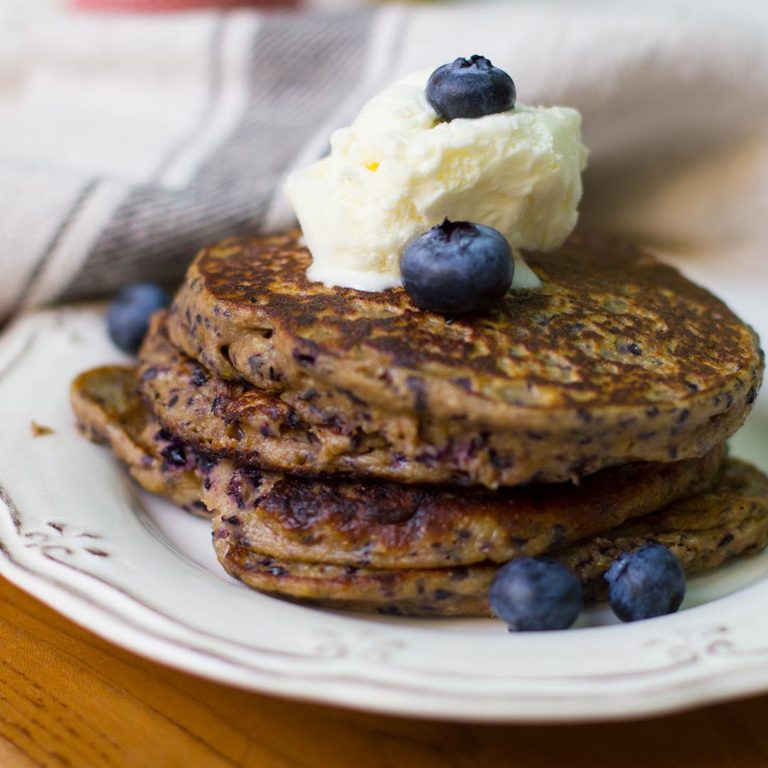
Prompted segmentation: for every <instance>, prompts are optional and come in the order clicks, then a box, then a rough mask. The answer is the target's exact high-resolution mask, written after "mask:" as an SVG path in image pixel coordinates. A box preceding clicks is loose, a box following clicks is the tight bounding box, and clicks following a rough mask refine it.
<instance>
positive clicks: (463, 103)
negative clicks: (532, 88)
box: [426, 55, 517, 122]
mask: <svg viewBox="0 0 768 768" xmlns="http://www.w3.org/2000/svg"><path fill="white" fill-rule="evenodd" d="M426 94H427V101H428V102H429V103H430V105H431V106H432V108H433V109H434V110H435V112H437V114H438V115H440V117H441V118H442V119H443V120H446V121H447V122H450V121H451V120H455V119H456V118H457V117H483V115H493V114H496V113H497V112H506V111H507V110H508V109H512V108H513V107H514V106H515V97H516V96H517V93H516V92H515V84H514V82H513V81H512V78H511V77H510V76H509V75H508V74H507V73H506V72H505V71H504V70H503V69H499V68H498V67H494V66H493V64H491V62H490V60H489V59H486V58H485V56H477V55H475V56H470V57H469V58H468V59H456V61H454V62H452V63H450V64H443V66H442V67H438V68H437V69H436V70H435V71H434V72H433V73H432V74H431V75H430V76H429V80H428V81H427V90H426Z"/></svg>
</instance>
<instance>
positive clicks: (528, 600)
mask: <svg viewBox="0 0 768 768" xmlns="http://www.w3.org/2000/svg"><path fill="white" fill-rule="evenodd" d="M488 598H489V601H490V604H491V610H492V611H493V612H494V613H495V614H496V616H498V617H499V618H500V619H501V620H502V621H505V622H506V623H507V624H508V625H509V629H510V631H511V632H532V631H537V630H550V629H568V627H570V626H571V624H573V622H574V621H576V618H577V617H578V615H579V612H580V611H581V608H582V605H583V598H582V594H581V584H579V580H578V579H577V578H576V576H574V575H573V573H572V572H571V571H570V570H569V569H568V568H567V567H566V566H565V565H563V564H562V563H560V562H558V561H557V560H550V559H549V558H546V557H520V558H518V559H516V560H511V561H510V562H509V563H507V564H506V565H504V566H503V567H501V568H500V569H499V570H498V572H497V573H496V576H495V577H494V579H493V581H492V582H491V589H490V592H489V595H488Z"/></svg>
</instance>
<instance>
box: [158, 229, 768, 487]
mask: <svg viewBox="0 0 768 768" xmlns="http://www.w3.org/2000/svg"><path fill="white" fill-rule="evenodd" d="M309 260H310V256H309V253H308V252H307V250H306V249H305V248H303V247H302V246H300V245H299V244H298V242H297V235H296V234H295V233H294V234H288V235H280V236H274V237H269V238H262V239H258V240H253V241H240V240H231V241H225V242H224V243H221V244H219V245H216V246H213V247H211V248H209V249H207V250H205V251H203V252H202V253H201V254H200V255H198V257H197V258H196V259H195V261H194V262H193V263H192V265H191V266H190V268H189V270H188V273H187V277H186V280H185V282H184V284H183V286H182V288H181V290H180V291H179V293H178V294H177V296H176V299H175V301H174V303H173V306H172V309H171V313H170V317H169V333H170V337H171V339H172V341H173V342H174V344H175V345H176V346H178V347H179V348H180V349H182V350H183V351H184V352H185V353H186V354H188V355H190V356H191V357H193V358H195V359H196V360H197V361H198V362H200V363H202V364H203V365H204V366H205V367H206V368H207V369H208V370H209V371H211V372H212V373H214V374H216V375H218V376H220V377H222V378H224V379H229V380H245V381H247V382H250V383H251V384H253V385H254V386H256V387H258V388H259V389H261V390H264V391H269V392H276V393H278V394H279V396H280V397H281V399H282V400H283V401H284V402H286V403H287V404H289V405H291V406H293V407H294V408H295V409H296V411H297V413H299V415H300V416H301V417H302V419H304V420H305V421H308V422H309V421H310V420H311V421H312V423H318V424H333V423H338V424H341V425H343V426H342V429H344V430H350V429H351V430H359V431H360V432H362V433H365V434H369V435H375V436H377V437H383V438H384V440H385V441H386V443H387V446H388V448H387V450H389V451H390V452H391V453H392V455H398V454H402V456H404V457H405V460H406V461H410V460H413V462H417V463H418V462H421V463H425V464H433V465H442V466H443V467H447V468H449V470H450V471H451V472H454V471H455V470H456V469H458V470H460V471H459V472H458V473H457V474H456V475H454V476H453V477H451V478H450V479H451V481H452V482H454V481H460V482H480V483H483V484H485V485H488V486H490V487H494V486H496V485H498V484H505V485H517V484H522V483H526V482H531V481H534V482H556V481H562V480H567V479H571V478H573V477H576V476H583V475H587V474H590V473H592V472H595V471H597V470H599V469H601V468H602V467H607V466H611V465H615V464H623V463H627V462H631V461H638V460H642V461H659V462H670V461H675V460H678V459H685V458H690V457H696V456H703V455H705V454H706V453H707V452H708V451H710V450H711V449H712V448H714V447H715V446H717V445H719V444H720V443H722V442H723V441H724V440H725V439H726V438H727V437H728V436H729V435H730V434H732V433H733V432H734V431H735V430H736V429H737V428H738V426H740V424H741V423H742V422H743V420H744V419H745V417H746V415H747V413H748V411H749V409H750V407H751V404H752V402H753V401H754V399H755V395H756V392H757V390H758V388H759V386H760V383H761V380H762V372H763V359H762V353H761V352H760V349H759V347H758V341H757V338H756V336H755V334H754V333H753V331H752V330H751V329H750V328H749V327H748V326H746V325H745V324H744V323H742V322H741V321H740V320H739V319H738V318H737V317H736V316H735V315H734V314H733V313H732V312H731V311H730V310H729V309H728V308H727V307H726V306H725V305H724V304H723V303H722V302H721V301H719V300H718V299H717V298H715V297H714V296H712V294H710V293H709V292H707V291H706V290H704V289H702V288H700V287H698V286H696V285H694V284H692V283H690V282H689V281H688V280H686V279H685V278H684V277H682V276H681V275H680V274H679V273H678V272H677V271H676V270H674V269H673V268H671V267H669V266H665V265H662V264H660V263H659V262H657V261H656V260H655V259H653V258H652V257H651V256H648V255H646V254H644V253H641V252H639V251H637V250H636V249H634V248H633V247H630V246H627V245H623V244H620V243H617V242H613V241H607V240H600V239H594V238H588V237H583V236H575V237H573V238H571V240H569V241H568V242H567V243H566V244H565V245H564V246H563V247H562V248H560V249H559V250H557V251H555V252H552V253H549V254H530V255H529V257H528V261H529V263H530V265H531V266H532V267H533V268H534V270H535V271H536V272H537V274H538V275H539V276H540V277H541V279H542V281H543V287H542V288H541V289H539V290H535V291H525V290H521V291H514V292H512V293H511V294H510V295H508V296H507V297H506V298H505V299H504V300H503V301H502V302H500V303H499V304H498V305H495V306H493V307H491V308H489V310H488V312H487V313H486V314H485V315H483V316H481V317H475V316H465V317H461V318H451V317H445V316H442V315H438V314H435V313H431V312H425V311H422V310H419V309H418V308H416V307H415V306H414V305H413V304H412V303H411V301H410V300H409V298H408V296H407V295H406V294H405V293H404V291H403V290H402V289H399V288H393V289H389V290H385V291H380V292H376V293H367V292H361V291H356V290H354V289H349V288H328V287H326V286H324V285H323V284H320V283H313V282H310V281H308V280H307V278H306V275H305V271H306V268H307V266H308V264H309ZM462 472H463V476H462ZM423 475H424V473H418V472H417V473H415V474H414V479H416V478H417V477H418V478H419V479H423Z"/></svg>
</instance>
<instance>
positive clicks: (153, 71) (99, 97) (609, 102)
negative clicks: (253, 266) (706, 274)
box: [0, 3, 768, 317]
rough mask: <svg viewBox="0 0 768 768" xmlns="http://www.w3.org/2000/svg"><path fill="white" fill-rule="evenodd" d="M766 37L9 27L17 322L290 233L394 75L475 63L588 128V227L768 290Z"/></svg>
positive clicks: (599, 13)
mask: <svg viewBox="0 0 768 768" xmlns="http://www.w3.org/2000/svg"><path fill="white" fill-rule="evenodd" d="M656 7H658V8H659V10H653V8H656ZM758 16H759V14H758ZM767 35H768V15H766V17H765V18H763V17H762V16H760V18H757V17H756V18H755V21H754V23H745V20H744V18H743V17H739V16H738V15H734V14H731V15H729V16H728V17H725V16H723V17H721V16H719V15H718V14H717V13H716V12H715V11H712V12H710V13H709V14H703V13H702V14H696V15H692V14H691V13H690V12H686V13H684V12H682V11H674V10H669V9H668V8H662V4H656V5H653V4H652V5H651V6H648V7H646V8H645V9H644V10H642V11H639V10H632V9H631V8H626V7H624V6H622V7H619V6H616V5H614V4H612V5H610V6H603V7H600V6H599V5H595V4H584V5H581V4H579V3H570V4H568V5H565V4H554V3H548V4H531V3H519V4H518V3H513V4H491V5H481V4H469V5H461V6H453V7H442V6H409V7H400V6H384V7H379V8H375V9H374V8H369V9H360V10H355V11H347V12H344V13H337V14H322V13H309V12H306V11H305V12H297V13H294V14H290V13H283V14H278V15H274V14H270V13H266V12H259V11H231V12H194V13H186V14H184V13H179V14H161V15H151V16H130V15H123V16H121V15H117V14H96V15H92V16H90V15H85V14H81V15H76V14H73V15H71V16H63V17H61V18H59V19H57V20H55V21H54V22H51V23H50V24H47V25H46V26H36V27H34V28H31V29H29V30H28V34H27V35H26V37H25V38H23V39H21V40H20V39H18V36H17V33H16V32H15V31H10V30H8V29H5V28H3V27H2V26H0V243H1V244H2V247H1V248H0V273H1V274H2V279H0V317H8V316H9V315H11V314H12V313H15V312H17V311H19V310H22V309H27V308H30V307H35V306H39V305H42V304H46V303H49V302H53V301H58V300H74V299H81V298H83V297H90V296H97V295H103V294H107V293H109V292H110V291H113V290H114V289H115V288H116V287H117V286H119V285H121V284H123V283H125V282H128V281H132V280H138V279H153V280H161V281H172V280H174V279H177V278H179V277H180V276H181V274H182V273H183V271H184V268H185V266H186V264H187V263H188V261H189V259H190V258H191V257H192V256H193V255H194V253H195V251H196V250H197V249H198V248H200V247H201V246H203V245H205V244H206V243H208V242H211V241H213V240H216V239H217V238H222V237H227V236H230V235H248V234H254V233H258V232H262V231H266V230H273V229H278V228H280V227H284V226H288V225H290V224H291V222H292V216H291V212H290V210H288V209H287V207H286V206H285V203H284V201H283V200H282V198H281V195H280V188H281V184H282V181H283V179H284V177H285V175H286V173H287V172H288V171H290V169H292V168H293V167H295V166H297V165H300V164H302V163H306V162H309V161H311V160H313V159H315V158H317V157H319V156H321V155H322V154H323V153H324V152H325V151H326V149H327V146H328V136H329V134H330V132H331V131H332V130H333V129H334V128H336V127H338V126H341V125H343V124H345V123H348V122H349V121H350V120H351V119H352V118H353V117H354V115H355V114H356V113H357V111H358V110H359V108H360V106H361V105H362V104H363V103H364V101H365V100H366V99H367V98H368V97H369V96H370V95H372V94H373V93H374V92H376V91H377V90H379V89H381V88H382V87H383V86H385V85H386V84H387V83H388V82H390V81H391V80H393V79H395V78H396V77H398V76H400V75H402V74H404V73H407V72H409V71H412V70H417V69H422V68H427V67H433V66H436V65H438V64H440V63H443V62H445V61H449V60H452V59H453V58H455V57H456V56H459V55H470V54H472V53H482V54H485V55H487V56H489V57H490V58H491V59H493V60H494V63H496V64H498V65H499V66H502V67H504V68H505V69H507V70H508V71H509V72H510V73H511V74H512V76H513V78H514V79H515V81H516V84H517V91H518V98H519V99H520V101H522V102H531V103H550V104H551V103H565V104H570V105H573V106H575V107H577V108H579V109H580V110H581V111H582V112H583V114H584V130H585V138H586V143H587V144H588V146H589V147H590V150H591V153H590V164H589V170H588V172H587V176H586V179H585V185H586V197H585V200H584V204H583V215H582V221H583V222H584V225H585V226H588V227H590V228H591V229H593V230H594V229H597V230H601V231H606V232H620V233H622V234H625V235H629V236H631V237H634V238H635V239H640V240H643V241H645V242H646V243H650V244H651V245H654V246H655V247H657V248H658V249H660V250H662V251H666V252H668V253H670V254H672V255H673V256H674V255H675V254H678V255H679V254H692V253H695V254H696V257H697V258H698V259H703V260H704V261H706V260H708V259H709V260H713V259H723V258H727V259H728V260H729V261H728V263H729V265H730V270H731V271H732V272H733V274H734V275H739V274H746V271H747V270H752V272H751V273H749V279H750V280H752V281H753V282H754V281H755V280H759V279H763V280H765V278H766V277H767V276H768V267H766V264H768V259H766V258H765V256H764V255H763V252H764V250H765V245H764V244H765V243H766V242H768V216H766V215H765V214H766V211H767V210H768V205H767V201H768V138H767V137H768V130H766V128H767V127H768V45H766V40H767V39H768V37H767ZM760 276H762V277H760ZM764 284H765V282H764ZM726 293H727V291H726Z"/></svg>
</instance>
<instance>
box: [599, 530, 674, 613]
mask: <svg viewBox="0 0 768 768" xmlns="http://www.w3.org/2000/svg"><path fill="white" fill-rule="evenodd" d="M605 579H606V581H607V582H608V602H609V603H610V605H611V608H613V612H614V613H615V614H616V615H617V616H618V617H619V618H620V619H621V620H622V621H638V620H639V619H651V618H653V617H654V616H664V615H665V614H667V613H674V612H675V611H676V610H677V609H678V608H679V607H680V603H682V602H683V597H684V596H685V573H684V572H683V567H682V566H681V565H680V561H679V560H678V559H677V558H676V557H675V556H674V554H672V552H670V550H668V549H667V548H666V547H663V546H661V544H648V545H646V546H644V547H641V548H640V549H638V550H635V551H634V552H628V553H626V554H624V555H620V556H619V557H617V558H616V560H615V561H614V562H613V564H612V565H611V567H610V568H609V569H608V571H607V572H606V574H605Z"/></svg>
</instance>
